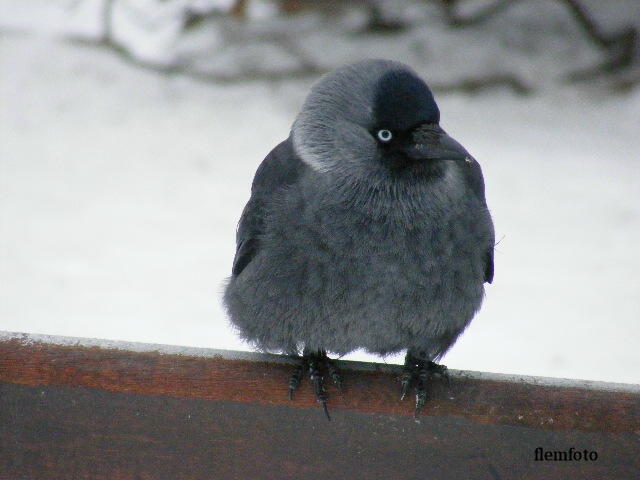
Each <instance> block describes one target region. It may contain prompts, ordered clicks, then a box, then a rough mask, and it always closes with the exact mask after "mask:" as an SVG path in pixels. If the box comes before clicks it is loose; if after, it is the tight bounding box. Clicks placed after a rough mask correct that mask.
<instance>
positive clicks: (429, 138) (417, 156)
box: [404, 125, 474, 163]
mask: <svg viewBox="0 0 640 480" xmlns="http://www.w3.org/2000/svg"><path fill="white" fill-rule="evenodd" d="M404 151H405V153H406V154H407V156H408V157H409V158H412V159H414V160H464V161H466V162H468V163H471V162H473V160H474V158H473V157H472V156H471V155H470V154H469V152H467V151H466V150H465V148H464V147H463V146H462V145H460V144H459V143H458V142H457V141H456V140H454V139H453V138H451V137H450V136H449V135H447V133H446V132H445V131H444V130H443V129H442V128H440V126H438V125H423V126H421V127H419V128H417V129H416V130H415V131H414V132H413V134H412V138H411V141H409V142H408V144H407V145H406V147H405V149H404Z"/></svg>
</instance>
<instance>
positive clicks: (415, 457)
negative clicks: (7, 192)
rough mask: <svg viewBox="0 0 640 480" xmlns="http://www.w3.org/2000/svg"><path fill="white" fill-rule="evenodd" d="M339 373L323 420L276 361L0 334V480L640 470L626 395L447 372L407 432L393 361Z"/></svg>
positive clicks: (632, 397)
mask: <svg viewBox="0 0 640 480" xmlns="http://www.w3.org/2000/svg"><path fill="white" fill-rule="evenodd" d="M67 343H68V342H67ZM125 347H126V345H125ZM339 367H340V368H341V371H342V373H343V377H344V385H345V389H344V392H343V393H342V394H340V393H338V392H336V391H335V390H334V389H332V388H331V387H330V388H329V393H330V400H329V405H330V409H331V411H332V416H333V421H332V422H327V421H326V420H324V417H323V415H322V413H321V411H320V410H319V408H318V406H317V403H316V402H315V400H314V398H313V395H312V392H311V388H310V385H309V383H308V381H305V382H303V384H302V385H301V387H300V389H299V390H298V391H297V392H296V395H295V397H294V400H293V401H289V400H288V399H287V385H288V378H289V375H290V373H291V369H292V363H291V361H290V360H288V359H286V358H283V357H280V356H276V355H258V354H254V355H252V354H244V353H237V352H236V353H234V352H220V351H218V352H215V351H214V352H204V353H203V352H199V351H187V353H186V354H181V355H180V354H173V353H166V352H153V351H138V352H134V351H130V350H123V349H115V348H101V347H97V346H93V347H92V346H84V345H79V346H73V345H57V344H54V343H43V342H34V341H33V339H30V338H21V337H17V336H13V337H11V336H10V337H7V336H5V337H4V339H2V340H0V479H5V478H7V479H8V478H21V479H22V478H34V479H35V478H38V479H48V478H74V479H75V478H113V479H129V478H194V479H196V478H229V479H236V478H274V479H276V478H277V479H288V478H296V479H302V478H323V479H324V480H328V479H332V478H365V477H366V478H399V479H404V478H411V479H432V478H488V479H495V478H504V479H506V478H549V479H553V478H634V477H633V476H630V475H631V473H637V472H640V460H639V455H638V453H640V391H639V389H638V387H637V386H632V385H628V386H624V385H610V384H599V383H591V384H581V383H579V382H554V381H550V380H547V379H535V378H526V377H522V378H520V377H509V376H493V377H492V376H487V375H481V374H475V373H471V372H452V379H451V388H450V389H449V388H447V387H446V386H445V385H443V384H442V383H441V382H433V384H432V385H431V388H430V391H429V398H428V404H427V407H426V408H425V411H424V415H423V416H422V418H421V420H420V423H416V422H414V421H413V418H412V413H413V412H412V408H411V400H405V401H404V402H400V401H399V400H398V393H399V385H398V382H397V377H398V375H399V368H398V367H396V366H389V365H379V364H360V363H357V362H339ZM537 447H542V448H544V449H546V450H558V449H568V448H570V447H573V448H580V449H584V448H586V449H589V450H594V451H597V452H598V456H599V458H598V460H597V461H595V462H584V461H582V462H575V461H574V462H569V463H567V462H559V463H558V462H555V463H550V462H536V461H534V450H535V448H537ZM69 472H73V473H72V474H71V473H69ZM101 472H102V473H101ZM348 472H350V473H348ZM613 474H615V477H614V476H611V475H613Z"/></svg>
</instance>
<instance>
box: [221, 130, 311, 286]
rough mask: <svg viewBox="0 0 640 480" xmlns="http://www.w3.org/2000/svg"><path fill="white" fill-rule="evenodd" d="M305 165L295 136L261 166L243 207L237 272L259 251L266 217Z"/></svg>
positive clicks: (237, 247)
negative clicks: (273, 204) (296, 150)
mask: <svg viewBox="0 0 640 480" xmlns="http://www.w3.org/2000/svg"><path fill="white" fill-rule="evenodd" d="M305 168H307V167H306V166H305V164H303V163H302V161H301V160H300V159H299V158H298V156H297V155H296V154H295V152H294V150H293V146H292V144H291V138H289V139H287V140H285V141H284V142H282V143H280V144H279V145H278V146H277V147H275V148H274V149H273V150H272V151H271V152H270V153H269V155H267V157H266V158H265V159H264V160H263V161H262V163H261V164H260V167H258V170H257V172H256V175H255V177H254V179H253V184H252V185H251V198H250V199H249V202H248V203H247V205H246V206H245V207H244V210H243V211H242V216H241V217H240V222H239V223H238V230H237V232H236V256H235V258H234V260H233V270H232V273H233V275H234V276H237V275H240V273H241V272H242V271H243V270H244V268H245V267H246V266H247V265H249V263H250V262H251V260H252V259H253V258H254V257H255V256H256V254H257V253H258V251H259V249H260V236H261V235H262V233H263V232H264V227H265V222H266V221H267V219H266V218H265V217H266V215H267V211H268V208H269V205H270V204H271V202H272V201H273V198H274V196H275V195H276V194H277V192H278V191H280V190H281V189H282V188H285V187H287V186H289V185H291V184H293V183H295V182H296V181H297V180H298V178H299V177H300V175H301V173H302V171H303V170H304V169H305Z"/></svg>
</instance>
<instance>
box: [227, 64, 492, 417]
mask: <svg viewBox="0 0 640 480" xmlns="http://www.w3.org/2000/svg"><path fill="white" fill-rule="evenodd" d="M494 242H495V233H494V226H493V221H492V218H491V214H490V211H489V208H488V207H487V203H486V200H485V186H484V179H483V175H482V170H481V168H480V165H479V164H478V162H477V160H476V159H475V158H474V157H472V156H471V155H470V154H469V152H467V150H465V148H464V147H463V146H462V145H461V144H460V143H458V142H457V141H456V140H454V139H453V138H452V137H450V136H449V135H448V134H447V133H446V132H445V131H444V129H443V128H442V127H441V126H440V110H439V108H438V105H437V104H436V101H435V99H434V96H433V93H432V91H431V90H430V88H429V87H428V85H427V84H426V83H425V81H424V80H423V79H422V78H421V77H420V76H419V75H418V74H417V73H416V72H415V71H414V70H413V69H412V68H411V67H409V66H407V65H405V64H403V63H400V62H397V61H394V60H385V59H367V60H361V61H358V62H356V63H352V64H349V65H345V66H342V67H339V68H337V69H336V70H334V71H332V72H330V73H327V74H325V75H324V76H322V77H321V78H320V79H319V80H318V81H317V82H316V83H315V84H314V85H313V86H312V87H311V90H310V92H309V94H308V96H307V97H306V100H305V101H304V103H303V105H302V108H301V110H300V112H299V113H298V115H297V117H296V118H295V120H294V122H293V125H292V127H291V130H290V132H289V136H288V137H287V139H286V140H284V141H282V142H281V143H280V144H278V145H277V146H276V147H275V148H273V150H272V151H271V152H270V153H269V154H268V155H267V156H266V158H265V159H264V160H263V161H262V163H261V164H260V166H259V167H258V169H257V171H256V174H255V177H254V179H253V183H252V186H251V196H250V199H249V201H248V203H247V204H246V206H245V208H244V210H243V212H242V215H241V218H240V221H239V223H238V228H237V232H236V254H235V258H234V261H233V267H232V273H231V276H230V278H229V279H228V281H227V284H226V286H225V290H224V298H223V302H224V305H225V307H226V311H227V313H228V316H229V318H230V320H231V323H232V324H233V326H234V327H235V329H236V330H237V331H238V333H239V335H240V336H241V337H242V338H243V339H244V340H245V341H247V342H249V343H250V344H251V345H253V346H254V347H255V348H256V349H259V350H261V351H270V352H279V353H282V354H285V355H291V356H293V357H294V358H296V359H297V362H298V363H297V365H296V367H295V369H294V371H293V374H292V376H291V380H290V382H289V397H290V398H292V394H293V391H294V390H295V389H296V388H297V387H298V385H299V383H300V381H301V379H302V378H303V377H304V373H305V371H307V372H308V374H309V377H310V380H311V382H312V385H313V389H314V392H315V396H316V399H317V401H318V402H319V403H320V404H321V405H322V407H323V408H324V411H325V413H326V416H327V418H328V419H330V416H329V412H328V409H327V398H328V393H327V386H326V385H325V383H326V382H325V381H324V378H325V374H328V375H329V376H330V378H331V379H332V380H333V382H334V383H335V384H336V386H337V387H338V388H339V389H341V387H342V379H341V376H340V374H339V372H338V369H337V368H336V365H335V363H334V361H333V360H332V359H331V358H329V354H335V355H338V356H343V355H345V354H347V353H349V352H352V351H354V350H358V349H361V350H365V351H367V352H369V353H372V354H376V355H380V356H386V355H390V354H396V353H400V352H406V355H405V362H404V367H403V370H402V376H401V377H400V383H401V385H400V387H401V395H400V398H401V399H403V398H404V397H405V395H406V394H407V393H408V391H409V390H410V389H411V388H414V390H415V397H416V400H415V409H414V413H415V415H416V417H417V416H418V413H419V412H420V410H421V409H422V408H423V406H424V405H425V400H426V385H427V384H428V382H429V379H430V378H431V377H433V376H435V377H438V376H439V377H444V378H446V379H447V380H448V374H447V369H446V367H445V366H444V365H440V364H438V363H437V361H438V360H439V359H440V358H441V357H442V356H443V355H444V354H445V353H446V352H447V351H448V350H449V348H450V347H451V346H452V345H453V344H454V343H455V341H456V339H457V338H458V337H459V335H460V334H461V333H462V332H463V331H464V330H465V328H466V327H467V326H468V324H469V323H470V322H471V320H472V319H473V317H474V316H475V314H476V313H477V312H478V310H479V309H480V306H481V304H482V302H483V298H484V296H485V291H484V284H485V283H491V282H492V281H493V276H494Z"/></svg>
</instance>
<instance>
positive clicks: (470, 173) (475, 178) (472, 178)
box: [465, 161, 494, 283]
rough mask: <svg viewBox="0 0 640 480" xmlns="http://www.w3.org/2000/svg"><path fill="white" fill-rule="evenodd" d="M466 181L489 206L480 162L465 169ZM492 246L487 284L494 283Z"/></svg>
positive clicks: (487, 262)
mask: <svg viewBox="0 0 640 480" xmlns="http://www.w3.org/2000/svg"><path fill="white" fill-rule="evenodd" d="M465 173H466V180H467V182H468V184H469V186H470V187H471V190H472V191H473V193H475V194H476V195H477V196H478V198H479V199H480V200H482V203H484V205H485V206H486V205H487V202H486V199H485V196H484V178H483V176H482V170H481V169H480V165H479V164H478V162H475V161H474V162H472V163H471V164H469V165H468V168H465ZM491 243H492V244H491V246H490V247H489V249H488V250H487V259H486V264H485V267H484V281H485V282H487V283H491V282H493V247H494V245H493V240H492V242H491Z"/></svg>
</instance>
